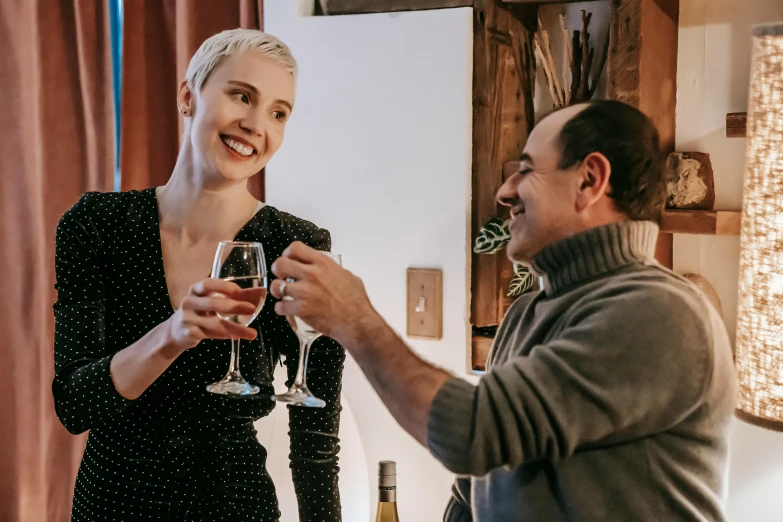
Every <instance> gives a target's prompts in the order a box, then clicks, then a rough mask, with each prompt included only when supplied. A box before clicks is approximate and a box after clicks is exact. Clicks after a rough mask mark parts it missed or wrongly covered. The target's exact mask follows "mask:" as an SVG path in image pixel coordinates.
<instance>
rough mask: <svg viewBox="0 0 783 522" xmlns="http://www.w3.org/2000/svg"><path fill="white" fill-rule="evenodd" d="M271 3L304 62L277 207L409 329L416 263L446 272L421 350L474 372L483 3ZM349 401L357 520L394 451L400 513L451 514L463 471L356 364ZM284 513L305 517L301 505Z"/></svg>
mask: <svg viewBox="0 0 783 522" xmlns="http://www.w3.org/2000/svg"><path fill="white" fill-rule="evenodd" d="M264 9H265V27H266V30H267V31H268V32H270V33H272V34H275V35H276V36H278V37H280V38H281V39H282V40H283V41H285V42H286V43H287V44H288V45H289V46H290V47H291V49H292V51H293V53H294V55H295V56H296V58H297V60H298V61H299V65H300V69H301V74H300V78H299V85H298V91H297V100H296V107H295V109H294V113H293V117H292V119H291V121H290V123H289V124H288V127H287V135H286V140H285V144H284V146H283V148H282V149H281V150H280V152H279V153H278V154H277V155H276V156H275V158H274V159H273V161H272V162H271V163H270V165H269V169H268V176H267V194H268V202H269V203H270V204H272V205H275V206H277V207H278V208H281V209H284V210H286V211H289V212H292V213H294V214H297V215H299V216H301V217H304V218H307V219H310V220H312V221H314V222H316V223H317V224H319V225H320V226H323V227H327V228H328V229H329V230H330V231H331V232H332V237H333V250H334V251H336V252H340V253H342V254H343V262H344V264H345V266H346V267H347V268H349V269H350V270H352V271H353V272H355V273H356V274H358V275H359V276H360V277H362V279H364V282H365V284H366V287H367V289H368V291H369V294H370V297H371V299H372V302H373V304H374V305H375V306H376V307H377V308H378V310H379V311H380V313H381V314H382V315H383V316H384V317H385V318H386V319H387V320H388V321H389V322H390V324H391V325H392V326H393V327H394V328H395V329H396V330H397V331H398V332H401V333H404V332H405V324H406V320H405V302H406V300H405V278H406V273H405V271H406V269H407V268H408V267H425V268H427V267H431V268H442V269H443V277H444V280H443V282H444V308H443V310H444V317H443V319H444V325H443V326H444V327H443V331H444V337H443V340H442V341H438V342H427V341H412V342H411V343H410V344H411V345H412V346H413V347H414V348H415V350H416V351H417V352H418V353H419V354H421V355H422V356H423V357H425V358H427V359H428V360H430V361H433V362H434V363H435V364H438V365H440V366H442V367H445V368H446V369H448V370H450V371H452V372H455V373H459V374H461V375H464V376H466V377H467V378H473V377H470V376H468V375H467V372H466V368H467V346H468V340H469V327H468V310H469V309H468V303H469V281H470V271H469V250H468V249H469V243H470V240H469V237H470V229H469V219H470V183H471V175H470V174H471V133H472V130H471V129H472V124H471V116H472V109H471V82H472V80H471V77H472V11H471V10H470V9H456V10H442V11H421V12H413V13H402V14H394V15H392V14H378V15H362V16H338V17H303V16H299V15H298V14H297V12H298V11H299V7H298V5H297V4H296V3H295V2H291V1H290V0H266V2H265V5H264ZM343 395H344V400H345V401H346V403H347V404H348V406H349V407H350V411H351V412H352V415H353V419H354V420H355V423H356V426H357V428H358V433H359V435H360V437H361V442H362V445H363V451H364V455H365V462H366V464H365V466H366V477H367V484H368V485H365V486H361V482H360V481H359V482H355V483H354V484H352V485H345V484H343V485H342V486H341V494H342V499H343V506H348V505H349V504H351V503H353V502H359V503H364V500H363V499H365V498H369V499H370V505H371V507H370V508H369V509H367V510H366V514H365V516H363V517H362V516H361V515H360V514H357V515H351V516H349V515H347V514H346V518H345V520H346V522H354V521H355V522H360V521H361V522H364V521H366V520H370V517H371V513H370V511H373V510H374V505H375V502H376V499H377V495H376V485H377V482H376V478H375V477H376V467H377V462H378V461H379V460H384V459H391V460H396V461H397V465H398V467H397V469H398V496H399V504H400V506H399V507H400V517H401V518H402V519H403V520H416V521H430V520H440V519H441V517H442V514H443V508H444V507H445V504H446V501H447V499H448V495H449V488H450V485H451V482H452V478H453V477H452V476H451V474H450V473H449V472H447V471H446V470H445V469H444V468H443V467H442V466H441V465H440V464H439V463H438V462H437V461H435V459H434V458H433V457H432V456H431V455H430V454H429V452H428V451H427V450H426V449H424V448H422V447H421V446H420V445H419V444H418V443H416V442H415V441H414V440H413V439H412V438H411V437H410V436H408V435H407V434H406V433H405V432H404V431H403V430H402V429H401V428H400V427H399V426H398V425H397V423H396V422H395V421H394V419H393V418H392V417H391V415H390V414H389V413H388V412H387V410H386V408H385V407H384V406H383V404H382V403H381V401H380V400H379V399H378V397H377V395H376V394H375V392H374V391H373V389H372V387H371V386H370V385H369V384H368V382H367V381H366V379H365V378H364V376H363V375H362V373H361V371H360V370H359V369H358V367H357V365H356V364H355V362H354V361H353V360H349V362H348V363H347V366H346V369H345V378H344V384H343ZM276 422H282V421H280V420H279V416H278V420H277V421H276ZM275 449H277V448H275ZM352 449H354V448H346V447H345V445H343V451H351V450H352ZM277 451H284V448H279V449H277ZM270 453H271V451H270ZM281 480H282V479H277V478H276V482H278V484H279V483H280V482H281ZM359 489H364V491H360V490H359ZM281 503H282V499H281ZM282 509H283V510H284V520H285V521H288V520H294V519H293V518H292V517H291V507H290V506H287V505H283V506H282Z"/></svg>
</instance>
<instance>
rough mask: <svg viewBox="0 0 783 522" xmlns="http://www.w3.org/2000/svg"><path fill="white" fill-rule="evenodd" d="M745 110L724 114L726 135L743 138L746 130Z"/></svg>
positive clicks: (746, 116) (746, 115)
mask: <svg viewBox="0 0 783 522" xmlns="http://www.w3.org/2000/svg"><path fill="white" fill-rule="evenodd" d="M747 119H748V113H747V112H730V113H728V114H727V115H726V137H727V138H744V137H745V134H746V132H747V129H746V127H747Z"/></svg>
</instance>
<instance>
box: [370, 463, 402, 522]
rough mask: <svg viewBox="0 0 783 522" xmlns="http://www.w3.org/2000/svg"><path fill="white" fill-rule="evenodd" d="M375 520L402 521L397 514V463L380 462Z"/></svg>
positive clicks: (383, 521)
mask: <svg viewBox="0 0 783 522" xmlns="http://www.w3.org/2000/svg"><path fill="white" fill-rule="evenodd" d="M375 522H400V519H399V517H398V516H397V463H396V462H394V461H393V460H382V461H380V462H379V463H378V511H377V514H376V515H375Z"/></svg>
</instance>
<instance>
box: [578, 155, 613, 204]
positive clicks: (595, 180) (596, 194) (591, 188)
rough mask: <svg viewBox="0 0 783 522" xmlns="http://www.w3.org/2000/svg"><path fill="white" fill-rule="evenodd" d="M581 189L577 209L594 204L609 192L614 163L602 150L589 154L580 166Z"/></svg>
mask: <svg viewBox="0 0 783 522" xmlns="http://www.w3.org/2000/svg"><path fill="white" fill-rule="evenodd" d="M579 170H580V179H579V189H578V191H577V197H576V209H577V211H582V210H584V209H586V208H589V207H591V206H593V205H594V204H595V203H596V202H597V201H598V200H600V199H601V198H602V197H603V196H604V195H605V194H609V192H610V191H611V186H610V185H609V178H610V176H611V174H612V165H611V164H610V163H609V160H608V159H607V158H606V156H604V155H603V154H601V153H600V152H591V153H590V154H588V155H587V156H586V157H585V159H584V160H582V164H581V165H580V167H579Z"/></svg>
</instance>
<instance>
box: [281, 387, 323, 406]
mask: <svg viewBox="0 0 783 522" xmlns="http://www.w3.org/2000/svg"><path fill="white" fill-rule="evenodd" d="M272 400H275V401H277V402H285V403H286V404H290V405H291V406H304V407H307V408H323V407H324V406H326V403H325V402H324V401H323V400H321V399H319V398H318V397H316V396H314V395H313V394H312V393H310V390H308V389H307V388H306V387H302V388H291V389H290V390H288V391H287V392H285V393H279V394H277V395H273V396H272Z"/></svg>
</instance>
